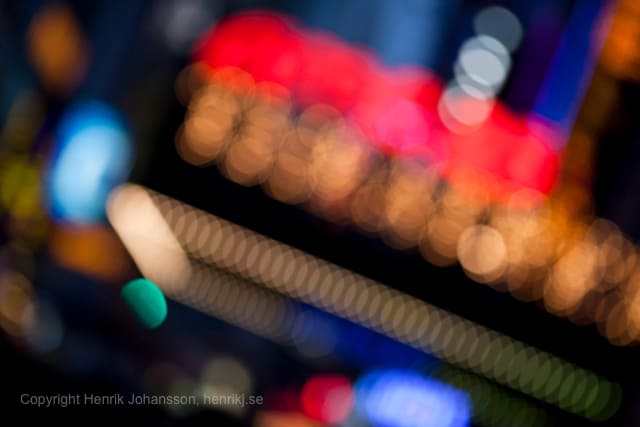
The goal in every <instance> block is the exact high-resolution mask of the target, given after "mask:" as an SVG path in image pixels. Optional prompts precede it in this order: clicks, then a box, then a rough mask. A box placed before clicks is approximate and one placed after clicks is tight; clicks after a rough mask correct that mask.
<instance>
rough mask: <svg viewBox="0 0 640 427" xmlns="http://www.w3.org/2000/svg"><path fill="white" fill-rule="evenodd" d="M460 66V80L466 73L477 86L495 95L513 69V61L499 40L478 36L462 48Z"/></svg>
mask: <svg viewBox="0 0 640 427" xmlns="http://www.w3.org/2000/svg"><path fill="white" fill-rule="evenodd" d="M458 66H459V67H460V70H459V71H458V76H457V78H458V79H460V75H461V74H462V73H464V74H463V75H466V76H468V78H469V79H471V80H472V81H473V83H475V85H478V86H480V87H482V88H486V89H487V90H489V91H491V93H492V94H495V93H496V92H497V90H498V89H499V88H500V87H501V86H502V83H503V82H504V80H505V78H506V76H507V73H508V72H509V69H510V68H511V59H510V58H509V52H508V51H507V49H506V48H505V47H504V46H503V45H502V44H501V43H500V42H499V41H498V40H495V39H492V38H491V37H487V36H478V37H474V38H472V39H470V40H468V41H467V42H466V43H465V44H464V45H463V46H462V48H461V49H460V54H459V56H458Z"/></svg>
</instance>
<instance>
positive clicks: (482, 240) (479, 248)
mask: <svg viewBox="0 0 640 427" xmlns="http://www.w3.org/2000/svg"><path fill="white" fill-rule="evenodd" d="M458 258H459V259H460V264H462V267H464V269H465V270H466V271H467V272H469V273H470V274H471V275H472V276H474V278H476V279H478V280H480V281H482V282H492V281H494V280H496V279H497V278H498V277H500V275H501V274H502V273H503V271H504V268H505V265H506V261H507V248H506V246H505V244H504V239H503V238H502V235H501V234H500V232H499V231H497V230H496V229H495V228H492V227H490V226H487V225H474V226H472V227H469V228H467V229H466V230H465V231H464V232H462V234H461V235H460V238H459V240H458Z"/></svg>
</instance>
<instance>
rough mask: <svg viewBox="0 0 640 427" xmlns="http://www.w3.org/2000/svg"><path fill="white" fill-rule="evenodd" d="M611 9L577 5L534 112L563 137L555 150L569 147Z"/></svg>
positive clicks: (583, 1)
mask: <svg viewBox="0 0 640 427" xmlns="http://www.w3.org/2000/svg"><path fill="white" fill-rule="evenodd" d="M608 5H609V2H608V1H606V0H580V1H578V2H576V5H575V7H574V10H573V12H572V13H571V16H570V17H569V21H568V23H567V26H566V29H565V31H564V34H563V36H562V39H561V41H560V44H559V46H558V49H557V50H556V53H555V55H554V59H553V61H552V63H551V66H550V68H549V71H548V72H547V77H546V79H545V81H544V83H543V85H542V88H541V90H540V92H539V95H538V98H537V100H536V103H535V106H534V108H533V111H532V112H533V113H534V114H535V115H538V116H540V117H542V118H544V119H546V120H548V121H549V122H551V123H552V124H553V125H555V126H556V127H557V128H558V129H559V130H560V132H561V133H562V137H561V138H560V139H558V140H557V142H556V144H557V146H554V147H551V148H553V149H555V150H558V151H559V150H561V149H562V148H563V147H564V145H565V144H566V142H567V137H568V135H569V132H570V131H571V128H572V127H573V124H574V122H575V119H576V116H577V114H578V109H579V107H580V104H581V103H582V99H583V97H584V94H585V92H586V89H587V87H588V84H589V81H590V80H591V77H592V75H593V72H594V69H595V65H596V62H597V58H598V56H599V53H600V48H601V44H602V41H601V40H597V39H596V34H595V32H596V30H597V26H598V25H599V24H600V18H601V16H602V15H603V12H604V11H605V9H606V8H607V7H608Z"/></svg>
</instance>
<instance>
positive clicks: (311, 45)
mask: <svg viewBox="0 0 640 427" xmlns="http://www.w3.org/2000/svg"><path fill="white" fill-rule="evenodd" d="M194 60H196V61H202V62H204V63H205V64H206V65H208V67H209V68H210V69H211V70H212V72H214V73H215V72H216V70H218V69H220V68H224V67H237V68H239V69H242V70H244V71H245V72H247V73H249V74H250V75H251V76H252V77H253V79H254V80H255V81H256V82H270V83H276V84H278V85H281V86H283V87H284V88H286V89H288V90H289V91H290V93H291V94H292V95H293V98H294V100H295V102H296V103H297V104H298V105H300V106H303V107H304V106H308V105H313V104H328V105H330V106H332V107H334V108H336V109H337V110H338V111H340V112H341V113H342V114H343V115H344V118H345V119H346V120H347V121H348V122H350V123H351V125H353V126H355V127H357V128H359V129H360V131H362V133H363V134H364V135H365V136H366V137H367V140H368V141H369V142H370V143H371V144H372V145H373V146H374V147H375V148H376V149H377V150H379V151H380V152H381V153H382V154H383V155H385V156H402V157H410V158H417V159H419V160H421V161H425V162H428V163H431V164H437V165H438V166H439V169H442V170H443V171H444V173H445V177H447V178H448V179H450V180H452V181H453V182H454V183H456V184H458V185H462V186H464V185H467V184H466V183H467V181H468V179H467V178H465V179H464V180H460V179H458V178H457V177H459V176H466V177H468V176H470V175H474V174H475V175H478V176H482V179H481V181H482V182H483V183H484V184H483V185H485V186H486V187H487V188H488V189H489V192H490V193H491V194H492V195H493V196H496V197H500V196H501V195H504V194H509V193H511V192H513V191H517V190H518V189H521V188H531V189H535V190H537V191H541V192H549V191H550V190H551V188H552V186H553V183H554V181H555V178H556V176H557V170H558V154H557V153H555V152H553V151H552V150H550V149H549V148H548V147H549V146H553V145H552V144H551V142H553V138H554V137H553V135H554V133H553V132H552V131H551V130H547V131H544V132H541V131H539V130H540V128H541V127H540V126H537V127H536V126H532V124H531V121H529V122H528V121H527V119H526V118H524V117H520V116H517V115H515V114H514V113H512V112H511V111H510V110H509V109H508V108H507V107H506V106H504V105H503V104H502V103H500V102H495V104H492V105H491V106H488V107H487V106H483V108H489V112H488V116H487V115H486V113H487V110H486V109H485V110H484V113H483V114H482V120H480V121H479V122H478V123H476V124H474V125H473V126H472V127H471V129H470V130H469V131H468V132H463V133H461V134H456V133H453V132H451V131H450V130H449V129H447V128H446V127H445V126H444V124H443V122H442V121H441V119H440V116H439V113H438V102H439V100H440V98H441V96H442V93H443V85H442V83H441V82H440V81H439V80H438V79H437V78H436V77H435V76H434V75H432V74H431V73H430V72H428V71H427V70H423V69H419V68H403V69H393V70H390V69H387V68H384V67H383V66H382V64H380V63H379V62H378V61H377V60H376V59H375V58H374V57H373V56H372V55H371V54H370V53H369V52H367V51H366V50H364V49H361V48H357V47H355V46H350V45H348V44H347V43H345V42H343V41H341V40H339V39H338V38H336V37H335V36H333V35H330V34H327V33H321V32H311V31H305V30H301V29H300V28H299V27H298V26H296V24H295V23H294V22H293V21H291V20H289V19H287V18H285V17H282V16H279V15H276V14H272V13H265V12H249V13H243V14H240V15H236V16H234V17H231V18H228V19H225V20H223V21H222V22H221V23H220V24H219V25H218V26H216V27H215V28H214V29H213V30H212V31H211V32H209V33H208V34H207V35H205V36H204V37H203V38H202V41H201V42H200V43H199V45H198V46H197V49H196V53H195V55H194ZM460 96H461V99H456V101H455V102H456V106H457V107H460V108H463V109H464V108H468V109H473V108H476V107H480V106H479V105H478V103H477V102H475V103H474V102H473V100H472V99H471V97H470V96H469V99H468V100H466V99H465V97H466V96H467V95H466V94H462V95H460ZM467 101H468V102H467ZM457 107H456V108H457ZM459 111H460V112H461V114H464V113H465V112H464V111H462V110H459ZM467 113H470V114H471V115H473V111H467ZM469 172H470V173H469Z"/></svg>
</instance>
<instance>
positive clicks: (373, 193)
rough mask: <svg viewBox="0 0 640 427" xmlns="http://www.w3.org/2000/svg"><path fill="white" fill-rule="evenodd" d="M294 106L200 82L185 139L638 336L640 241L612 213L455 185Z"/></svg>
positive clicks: (394, 239) (300, 194)
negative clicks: (579, 212) (576, 214)
mask: <svg viewBox="0 0 640 427" xmlns="http://www.w3.org/2000/svg"><path fill="white" fill-rule="evenodd" d="M221 73H222V74H224V76H225V77H224V79H225V81H227V82H232V85H231V87H247V85H251V84H253V83H252V82H251V79H250V77H249V76H248V75H246V74H244V73H243V72H241V71H238V70H224V71H221ZM229 76H231V77H229ZM195 78H196V77H194V75H193V74H192V73H191V74H189V75H188V76H186V75H185V76H183V77H182V79H181V80H180V84H181V85H182V86H183V87H184V86H189V85H194V82H193V80H194V79H195ZM192 89H193V87H192ZM187 91H188V90H187ZM184 92H185V90H181V91H180V93H184ZM287 105H288V104H287V103H286V102H283V101H282V98H278V97H266V98H265V97H262V96H258V95H256V96H253V97H247V95H246V92H245V94H241V93H239V92H236V91H235V90H233V89H230V87H227V86H224V85H222V84H217V83H213V84H207V85H204V86H201V87H200V89H198V90H197V92H196V95H194V96H193V98H192V102H191V104H190V110H189V113H188V116H187V119H186V121H185V124H184V126H183V128H182V129H181V132H180V134H179V136H178V149H179V151H180V153H181V154H182V155H183V157H184V158H185V159H187V160H189V161H190V162H192V163H195V164H203V163H206V162H210V161H212V160H214V159H217V160H218V161H219V164H220V167H221V169H222V171H223V172H224V173H225V174H226V175H227V176H228V177H229V178H230V179H232V180H233V181H235V182H238V183H240V184H243V185H253V184H258V183H262V185H263V186H264V188H265V190H266V191H267V192H269V194H271V195H272V196H273V197H275V198H276V199H278V200H281V201H283V202H287V203H304V204H305V205H306V206H307V207H308V208H309V209H310V210H311V211H313V212H315V213H317V214H319V215H322V216H324V217H326V218H328V219H330V220H332V221H336V222H346V221H352V222H353V223H354V224H356V225H357V226H358V227H359V228H361V229H362V230H363V231H365V232H367V233H378V234H379V235H380V236H381V237H382V238H383V239H384V240H385V241H387V242H388V243H389V244H391V245H392V246H394V247H396V248H401V249H404V248H410V247H413V246H418V247H419V249H420V251H421V253H422V254H423V256H424V258H425V259H426V260H428V261H429V262H431V263H433V264H436V265H449V264H452V263H454V262H455V261H456V260H458V261H459V262H460V263H461V265H462V266H463V268H464V269H465V271H466V272H467V274H468V275H469V276H470V277H471V278H473V279H474V280H476V281H478V282H481V283H488V284H492V285H494V286H495V287H496V288H498V289H501V290H508V291H509V292H511V293H512V294H513V295H514V296H516V297H517V298H519V299H522V300H526V301H536V300H541V299H544V302H545V307H546V308H547V309H548V310H549V311H551V312H553V313H556V314H558V315H562V316H566V317H568V318H570V319H571V320H573V321H575V322H577V323H581V324H584V323H590V322H596V323H597V324H598V325H599V328H600V330H601V331H602V332H603V333H604V334H605V335H606V336H607V337H608V338H609V339H610V340H611V341H612V342H613V343H616V344H629V343H631V342H632V341H635V340H637V339H638V338H639V337H640V320H638V319H640V316H639V315H637V312H638V310H637V309H636V308H634V307H637V304H635V301H636V300H637V299H638V298H640V297H639V296H638V295H640V294H639V293H638V291H637V289H638V287H637V285H635V283H637V280H636V277H637V276H638V275H637V274H632V273H633V272H634V271H635V269H636V264H637V263H636V259H637V251H636V249H635V248H634V246H633V245H632V244H631V243H630V242H629V240H627V239H626V238H624V236H623V235H622V234H621V233H620V231H619V230H618V229H617V227H615V226H614V225H613V224H611V223H609V222H606V221H604V220H601V219H600V220H596V221H595V222H593V223H592V224H591V225H590V226H587V225H586V224H585V223H584V221H582V220H580V219H575V218H571V217H570V216H569V214H567V212H566V210H565V209H563V208H562V204H561V202H562V201H561V200H559V201H553V200H552V201H549V200H546V199H545V198H544V197H543V196H542V195H541V194H539V193H537V192H535V191H533V190H519V191H516V192H514V193H512V194H511V195H510V196H508V197H506V196H505V198H504V202H503V203H500V204H492V203H491V200H490V197H489V196H488V194H487V193H485V192H483V191H480V190H478V189H477V188H476V187H471V188H469V187H465V186H464V185H463V186H457V185H449V184H447V183H446V182H444V181H441V180H439V179H438V178H437V175H436V173H435V172H434V170H433V169H432V168H430V167H428V166H426V165H424V164H423V163H420V162H416V161H411V160H408V159H405V158H400V159H398V158H395V159H391V160H390V159H383V158H380V157H378V156H376V155H375V153H374V152H373V151H372V150H371V149H370V148H369V147H368V146H367V144H365V143H363V142H362V135H359V134H358V133H357V132H355V131H353V129H350V128H349V127H348V126H346V125H345V123H344V122H343V121H342V120H341V118H340V115H339V114H338V113H337V111H335V110H333V109H331V108H330V107H328V106H312V107H310V108H308V109H306V110H305V111H304V112H303V113H302V114H301V115H300V116H298V117H297V118H296V119H295V120H293V119H292V116H290V115H288V114H289V112H290V108H288V107H287ZM477 178H478V176H477V175H473V174H472V175H470V176H467V177H461V176H459V177H458V179H457V182H458V183H460V182H467V181H470V180H476V179H477ZM480 182H482V181H480Z"/></svg>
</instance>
